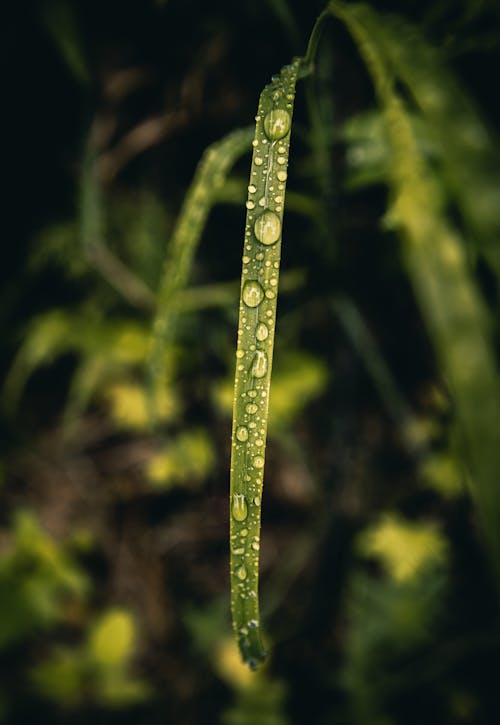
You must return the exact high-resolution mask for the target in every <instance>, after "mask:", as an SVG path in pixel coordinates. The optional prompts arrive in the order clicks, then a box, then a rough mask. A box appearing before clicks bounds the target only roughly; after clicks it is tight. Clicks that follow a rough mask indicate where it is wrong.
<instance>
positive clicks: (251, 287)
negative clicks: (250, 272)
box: [242, 279, 264, 307]
mask: <svg viewBox="0 0 500 725" xmlns="http://www.w3.org/2000/svg"><path fill="white" fill-rule="evenodd" d="M242 298H243V302H244V303H245V304H246V305H247V306H248V307H258V306H259V305H260V303H261V302H262V300H263V299H264V290H263V289H262V287H261V286H260V284H259V283H258V282H257V280H255V279H248V280H247V281H246V282H245V284H244V285H243V292H242Z"/></svg>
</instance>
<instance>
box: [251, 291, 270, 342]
mask: <svg viewBox="0 0 500 725" xmlns="http://www.w3.org/2000/svg"><path fill="white" fill-rule="evenodd" d="M271 282H272V280H271ZM255 337H256V338H257V340H259V341H260V342H262V341H263V340H267V338H268V337H269V329H268V327H267V325H266V324H265V323H264V322H259V324H258V325H257V329H256V330H255Z"/></svg>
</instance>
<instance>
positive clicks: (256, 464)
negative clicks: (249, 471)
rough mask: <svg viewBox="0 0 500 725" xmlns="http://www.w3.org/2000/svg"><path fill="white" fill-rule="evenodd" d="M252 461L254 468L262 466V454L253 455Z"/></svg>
mask: <svg viewBox="0 0 500 725" xmlns="http://www.w3.org/2000/svg"><path fill="white" fill-rule="evenodd" d="M252 463H253V467H254V468H264V459H263V457H262V456H255V457H254V459H253V461H252Z"/></svg>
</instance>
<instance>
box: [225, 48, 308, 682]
mask: <svg viewBox="0 0 500 725" xmlns="http://www.w3.org/2000/svg"><path fill="white" fill-rule="evenodd" d="M299 65H300V61H299V60H298V59H296V60H294V61H293V62H292V63H291V65H289V66H285V68H283V70H282V71H281V74H280V75H279V76H277V77H275V78H274V79H273V81H272V83H271V84H270V85H268V86H266V88H265V89H264V90H263V91H262V94H261V96H260V100H259V107H258V111H257V116H256V121H257V123H256V128H255V138H254V141H253V146H254V153H253V158H252V166H251V171H250V183H249V186H248V201H247V203H246V206H247V219H246V225H245V240H244V249H243V271H242V284H241V296H240V308H239V309H240V317H239V325H238V348H237V351H236V375H235V384H234V403H233V434H232V454H231V490H230V509H231V517H230V520H231V526H230V529H231V531H230V547H231V609H232V616H233V627H234V630H235V633H236V636H237V639H238V643H239V647H240V651H241V654H242V657H243V660H244V661H245V662H247V663H248V664H249V666H250V667H251V668H255V667H256V666H257V665H258V664H259V662H261V661H262V660H264V659H265V657H266V652H265V649H264V646H263V643H262V636H261V628H260V619H259V602H258V578H259V546H260V515H261V499H262V485H263V470H264V463H265V446H266V435H267V421H268V406H269V387H270V382H271V368H272V359H273V346H274V327H275V320H276V303H277V286H278V275H279V265H280V254H281V231H282V224H283V208H284V196H285V185H286V178H287V171H286V169H287V164H288V151H289V144H290V130H291V124H292V111H293V100H294V96H295V83H296V79H297V72H298V69H299Z"/></svg>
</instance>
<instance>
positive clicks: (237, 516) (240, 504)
mask: <svg viewBox="0 0 500 725" xmlns="http://www.w3.org/2000/svg"><path fill="white" fill-rule="evenodd" d="M231 513H232V515H233V519H234V520H235V521H244V520H245V519H246V517H247V515H248V506H247V502H246V501H245V496H244V495H243V494H242V493H235V494H234V495H233V503H232V506H231Z"/></svg>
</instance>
